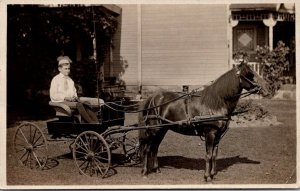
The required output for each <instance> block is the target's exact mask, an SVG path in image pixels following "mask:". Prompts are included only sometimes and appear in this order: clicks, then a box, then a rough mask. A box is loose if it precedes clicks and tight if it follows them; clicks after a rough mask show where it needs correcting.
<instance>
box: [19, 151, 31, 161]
mask: <svg viewBox="0 0 300 191" xmlns="http://www.w3.org/2000/svg"><path fill="white" fill-rule="evenodd" d="M26 154H28V155H29V152H28V151H27V150H25V153H24V154H23V155H22V156H21V157H20V158H19V159H20V160H22V159H23V157H24V156H25V155H26ZM28 155H27V158H28Z"/></svg>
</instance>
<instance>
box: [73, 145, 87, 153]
mask: <svg viewBox="0 0 300 191" xmlns="http://www.w3.org/2000/svg"><path fill="white" fill-rule="evenodd" d="M76 146H78V148H80V149H82V150H83V151H85V152H86V153H88V152H89V151H88V150H86V148H83V147H82V146H81V145H80V144H79V143H76Z"/></svg>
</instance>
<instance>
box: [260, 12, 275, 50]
mask: <svg viewBox="0 0 300 191" xmlns="http://www.w3.org/2000/svg"><path fill="white" fill-rule="evenodd" d="M276 22H277V21H276V20H275V19H274V18H273V14H272V13H270V15H269V18H268V19H264V20H263V23H264V24H265V25H266V26H267V27H269V49H270V51H271V50H273V27H274V26H275V25H276Z"/></svg>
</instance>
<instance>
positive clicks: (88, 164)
mask: <svg viewBox="0 0 300 191" xmlns="http://www.w3.org/2000/svg"><path fill="white" fill-rule="evenodd" d="M90 163H91V161H88V163H87V165H86V167H85V169H84V172H86V171H87V169H88V167H89V166H90Z"/></svg>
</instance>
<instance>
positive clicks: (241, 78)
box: [236, 68, 262, 97]
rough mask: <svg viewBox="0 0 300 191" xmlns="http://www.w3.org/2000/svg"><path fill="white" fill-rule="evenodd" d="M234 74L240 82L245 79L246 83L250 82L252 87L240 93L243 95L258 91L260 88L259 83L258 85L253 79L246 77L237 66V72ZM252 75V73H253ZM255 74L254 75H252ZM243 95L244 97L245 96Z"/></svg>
mask: <svg viewBox="0 0 300 191" xmlns="http://www.w3.org/2000/svg"><path fill="white" fill-rule="evenodd" d="M236 75H237V76H238V77H239V78H240V83H242V81H243V80H244V81H246V82H247V83H248V84H250V85H251V86H252V87H253V88H251V89H250V90H248V91H247V92H245V93H241V94H240V95H245V94H247V95H246V96H248V95H251V94H254V93H258V92H260V91H261V90H262V87H261V86H260V85H258V84H257V83H256V82H254V81H251V80H250V79H249V78H247V77H246V76H245V75H243V74H242V73H241V71H240V69H239V68H237V72H236ZM253 75H254V74H253ZM254 76H255V75H254ZM246 96H245V97H246Z"/></svg>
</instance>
